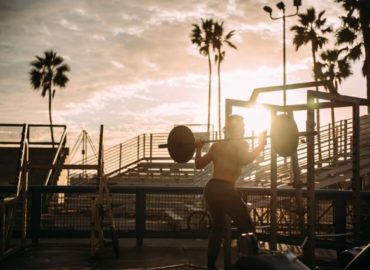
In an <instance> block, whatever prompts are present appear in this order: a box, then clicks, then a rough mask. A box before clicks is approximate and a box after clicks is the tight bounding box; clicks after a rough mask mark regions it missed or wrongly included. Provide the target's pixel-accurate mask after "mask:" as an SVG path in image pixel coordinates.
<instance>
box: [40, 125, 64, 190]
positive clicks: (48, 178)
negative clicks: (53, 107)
mask: <svg viewBox="0 0 370 270" xmlns="http://www.w3.org/2000/svg"><path fill="white" fill-rule="evenodd" d="M66 134H67V132H66V129H64V131H63V134H62V137H61V138H60V141H59V146H58V149H57V151H56V152H55V155H54V159H53V162H52V164H51V168H50V169H49V172H48V175H47V177H46V181H45V184H44V185H45V186H47V185H49V182H51V181H52V180H54V179H51V177H52V174H53V172H54V171H55V170H56V169H55V166H56V163H57V162H58V160H59V157H60V154H61V151H62V150H63V149H64V147H65V144H66V136H67V135H66Z"/></svg>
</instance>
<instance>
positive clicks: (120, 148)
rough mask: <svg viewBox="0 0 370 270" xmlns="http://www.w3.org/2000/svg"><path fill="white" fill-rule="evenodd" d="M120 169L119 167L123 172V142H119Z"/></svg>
mask: <svg viewBox="0 0 370 270" xmlns="http://www.w3.org/2000/svg"><path fill="white" fill-rule="evenodd" d="M118 162H119V163H118V169H119V172H121V168H122V143H120V144H119V161H118Z"/></svg>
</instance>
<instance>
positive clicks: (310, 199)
mask: <svg viewBox="0 0 370 270" xmlns="http://www.w3.org/2000/svg"><path fill="white" fill-rule="evenodd" d="M328 83H329V82H328V81H321V82H306V83H298V84H288V85H278V86H271V87H263V88H256V89H254V91H253V93H252V95H251V97H250V99H249V100H248V101H242V100H234V99H226V108H225V116H227V115H230V114H232V109H233V107H246V108H248V107H252V106H254V105H255V104H256V103H257V98H258V96H259V95H260V94H262V93H269V92H276V91H286V90H298V89H301V90H304V91H306V92H307V103H306V104H294V105H285V106H280V105H273V104H259V105H262V106H263V107H264V108H266V109H268V110H270V111H271V115H272V116H273V115H276V114H277V112H282V113H287V114H292V113H293V112H294V111H306V112H307V122H306V132H307V135H306V136H307V183H306V185H307V210H306V213H307V224H306V226H307V228H306V239H305V245H304V247H303V255H304V260H305V262H306V263H307V264H309V266H310V267H314V265H315V238H316V237H317V236H316V235H315V226H316V224H315V223H316V211H315V163H314V161H315V160H314V155H315V149H314V146H315V142H314V130H315V120H314V116H315V110H316V109H325V108H339V107H349V106H351V107H352V117H353V140H352V144H353V167H352V172H353V173H352V191H353V199H354V219H355V222H354V237H355V242H356V243H359V241H360V202H361V201H360V190H361V179H360V144H359V140H360V111H359V107H360V106H369V105H370V101H369V100H366V99H362V98H356V97H351V96H342V95H335V94H330V93H324V92H319V91H313V90H307V89H308V88H310V87H318V86H326V85H327V84H328ZM320 100H325V101H324V102H320ZM276 161H277V155H276V152H275V151H274V150H273V147H271V197H270V207H271V208H270V209H271V240H270V248H271V249H276V245H277V216H276V211H277V208H276V205H277V170H276ZM292 161H294V159H292ZM300 196H301V199H302V194H301V193H300Z"/></svg>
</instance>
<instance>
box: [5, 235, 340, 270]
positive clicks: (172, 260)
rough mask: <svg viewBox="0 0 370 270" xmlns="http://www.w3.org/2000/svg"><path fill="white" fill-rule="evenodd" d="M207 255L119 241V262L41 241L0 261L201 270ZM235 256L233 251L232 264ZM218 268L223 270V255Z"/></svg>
mask: <svg viewBox="0 0 370 270" xmlns="http://www.w3.org/2000/svg"><path fill="white" fill-rule="evenodd" d="M206 251H207V241H206V240H205V239H145V240H144V244H143V246H141V247H138V246H136V240H135V239H120V258H119V259H116V258H115V255H114V252H113V248H112V246H110V245H107V246H106V247H105V248H104V250H103V251H102V252H101V253H100V254H99V256H98V257H96V258H91V257H90V242H89V239H40V242H39V244H37V245H32V244H28V245H27V248H26V249H25V250H24V251H20V252H17V253H16V254H13V255H11V256H9V257H7V258H5V259H3V260H2V261H0V269H43V270H46V269H47V270H54V269H58V270H59V269H61V270H74V269H76V270H77V269H79V270H90V269H94V270H95V269H96V270H100V269H101V270H103V269H117V270H118V269H127V270H135V269H152V270H159V269H181V270H184V269H197V267H198V269H202V268H201V267H204V266H205V265H206ZM236 253H237V252H236V250H235V247H233V248H232V261H233V262H235V261H236V259H237V258H236ZM199 266H200V267H199ZM217 266H218V267H219V269H223V268H224V263H223V256H222V251H221V253H220V256H219V259H218V265H217ZM320 269H321V270H323V269H338V268H336V267H335V263H334V264H333V263H325V264H322V265H321V267H320Z"/></svg>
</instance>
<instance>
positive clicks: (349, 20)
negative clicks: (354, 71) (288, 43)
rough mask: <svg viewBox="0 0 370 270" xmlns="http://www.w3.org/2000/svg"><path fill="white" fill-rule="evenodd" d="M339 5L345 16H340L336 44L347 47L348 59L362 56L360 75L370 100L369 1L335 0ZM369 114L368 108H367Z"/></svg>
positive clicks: (357, 58) (356, 58)
mask: <svg viewBox="0 0 370 270" xmlns="http://www.w3.org/2000/svg"><path fill="white" fill-rule="evenodd" d="M336 2H338V3H341V4H342V6H343V8H344V9H345V11H346V12H347V14H346V16H342V17H341V19H342V26H341V27H340V28H339V30H338V31H337V33H336V34H337V43H338V44H346V45H348V46H349V51H348V57H349V59H351V60H353V61H356V60H359V59H360V58H361V56H363V54H364V58H365V59H364V64H363V66H362V74H363V75H364V77H365V78H366V91H367V98H368V99H369V98H370V1H369V0H336ZM368 113H370V107H368Z"/></svg>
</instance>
